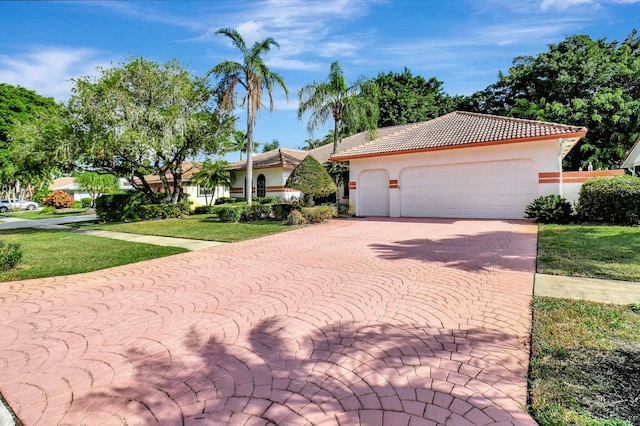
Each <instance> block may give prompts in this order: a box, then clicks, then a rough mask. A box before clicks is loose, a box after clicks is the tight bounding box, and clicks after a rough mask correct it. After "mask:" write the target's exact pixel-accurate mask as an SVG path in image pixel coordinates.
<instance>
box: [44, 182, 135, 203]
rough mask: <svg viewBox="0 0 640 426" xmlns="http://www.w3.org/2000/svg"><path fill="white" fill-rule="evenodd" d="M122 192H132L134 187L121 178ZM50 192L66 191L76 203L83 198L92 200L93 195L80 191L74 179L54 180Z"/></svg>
mask: <svg viewBox="0 0 640 426" xmlns="http://www.w3.org/2000/svg"><path fill="white" fill-rule="evenodd" d="M119 181H120V190H122V191H132V190H133V187H132V186H131V185H129V182H128V181H127V180H126V179H124V178H120V179H119ZM49 191H64V192H66V193H67V194H69V195H71V196H72V197H73V200H74V201H80V200H82V199H83V198H91V194H89V193H88V192H83V191H81V190H80V187H79V186H78V184H77V182H76V179H75V178H73V177H60V178H57V179H54V180H53V182H51V184H50V185H49Z"/></svg>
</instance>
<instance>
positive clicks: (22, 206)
mask: <svg viewBox="0 0 640 426" xmlns="http://www.w3.org/2000/svg"><path fill="white" fill-rule="evenodd" d="M38 207H40V204H38V203H36V202H35V201H25V200H21V199H19V198H18V199H15V200H0V212H1V213H4V212H8V211H10V210H35V209H37V208H38Z"/></svg>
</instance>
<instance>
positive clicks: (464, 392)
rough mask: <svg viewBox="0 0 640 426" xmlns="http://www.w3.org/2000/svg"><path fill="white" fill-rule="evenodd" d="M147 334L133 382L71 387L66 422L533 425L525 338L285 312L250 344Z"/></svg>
mask: <svg viewBox="0 0 640 426" xmlns="http://www.w3.org/2000/svg"><path fill="white" fill-rule="evenodd" d="M144 342H145V341H144V340H141V341H140V342H139V343H140V345H134V346H131V347H130V348H129V349H128V351H127V353H126V355H127V358H128V361H129V362H130V363H131V364H132V365H133V375H132V377H131V378H130V379H129V381H128V382H127V384H124V385H111V386H106V387H105V386H103V387H102V388H99V389H95V388H94V389H93V391H92V392H91V393H89V394H88V395H86V396H83V397H79V398H78V395H74V398H75V399H74V401H73V404H72V407H71V410H70V412H69V413H68V415H67V417H66V418H65V419H64V421H77V419H83V421H85V422H86V421H89V422H93V421H97V420H102V419H105V418H108V419H110V420H117V421H124V422H130V423H136V422H140V423H142V424H175V425H180V424H228V423H230V424H252V425H253V424H287V425H306V424H318V423H323V422H326V423H323V424H338V423H340V424H389V425H402V424H404V425H407V424H409V422H412V423H411V424H414V423H413V422H416V423H415V424H433V423H429V422H426V421H425V420H424V419H431V420H432V421H433V422H436V423H438V424H444V423H445V422H447V421H449V422H453V423H455V424H477V423H481V422H485V423H493V422H497V421H501V420H514V419H519V420H522V421H523V423H522V424H527V423H528V422H530V424H535V423H534V422H533V421H532V420H531V419H530V417H529V416H528V414H526V413H525V412H524V411H523V408H522V406H521V404H520V403H519V401H522V402H524V401H525V400H526V384H525V377H524V376H525V374H526V370H527V367H526V365H523V364H522V363H521V362H519V361H518V359H519V358H521V357H522V352H526V350H525V347H523V346H525V345H526V339H525V338H521V337H517V336H510V335H507V334H504V333H502V332H499V331H491V330H486V329H470V330H448V329H438V328H428V327H419V326H412V325H406V324H403V325H388V324H367V323H363V324H360V325H358V324H355V323H351V322H350V323H346V324H340V323H335V324H333V325H331V326H326V327H323V328H318V327H316V326H314V325H313V324H311V323H310V322H307V321H305V320H301V319H298V318H292V317H277V318H272V319H269V320H266V321H262V322H260V323H259V324H257V325H256V326H255V327H253V328H252V329H251V331H250V334H249V336H248V337H247V340H246V341H245V342H242V341H238V340H236V342H235V343H233V344H228V343H223V342H222V341H220V340H219V338H217V337H216V336H214V335H212V334H211V333H210V330H208V329H207V328H206V327H203V326H199V327H192V328H191V329H190V331H189V332H187V333H186V334H185V335H183V336H182V342H181V343H180V345H179V346H180V347H181V348H182V351H178V350H175V349H174V350H172V351H169V353H170V355H165V354H163V353H161V352H162V351H159V350H157V349H156V350H154V349H153V348H152V347H147V346H148V345H146V344H145V343H144ZM156 343H158V342H156ZM174 343H176V342H174ZM174 346H175V344H174ZM245 422H246V423H245Z"/></svg>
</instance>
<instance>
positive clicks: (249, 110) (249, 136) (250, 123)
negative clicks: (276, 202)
mask: <svg viewBox="0 0 640 426" xmlns="http://www.w3.org/2000/svg"><path fill="white" fill-rule="evenodd" d="M253 114H254V111H252V108H251V100H249V99H247V182H246V185H247V186H248V188H247V189H246V193H247V204H248V205H249V206H251V201H252V200H251V199H252V197H253Z"/></svg>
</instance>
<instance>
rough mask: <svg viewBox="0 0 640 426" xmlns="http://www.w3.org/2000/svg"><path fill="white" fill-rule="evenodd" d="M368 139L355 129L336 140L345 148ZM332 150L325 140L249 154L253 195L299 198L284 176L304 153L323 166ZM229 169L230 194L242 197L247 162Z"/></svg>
mask: <svg viewBox="0 0 640 426" xmlns="http://www.w3.org/2000/svg"><path fill="white" fill-rule="evenodd" d="M408 126H410V125H403V126H392V127H386V128H382V129H378V136H379V137H382V136H386V135H387V134H390V133H393V132H396V131H398V130H400V129H402V128H405V127H408ZM367 141H368V137H367V132H361V133H357V134H355V135H352V136H349V137H346V138H343V139H342V140H341V141H340V142H339V143H338V150H346V149H349V148H353V147H355V146H358V145H361V144H363V143H365V142H367ZM332 153H333V143H328V144H326V145H322V146H320V147H317V148H314V149H311V150H309V151H303V150H298V149H284V148H278V149H274V150H272V151H268V152H265V153H263V154H257V155H254V156H253V185H252V190H253V196H254V197H265V196H274V197H280V198H282V199H284V200H287V201H288V200H292V199H296V198H300V196H301V193H300V191H296V190H293V189H289V188H286V186H285V185H286V183H287V178H288V177H289V175H290V174H291V172H292V171H293V169H294V168H295V167H296V166H297V165H298V164H299V163H300V162H301V161H302V160H304V158H305V157H306V156H307V155H312V156H313V157H314V158H315V159H316V160H318V162H319V163H320V164H322V165H324V166H329V165H330V163H331V161H329V157H330V156H331V154H332ZM229 168H230V170H233V171H234V172H235V176H236V180H235V182H236V183H235V185H234V187H233V188H231V196H232V197H246V192H245V189H246V183H245V180H246V176H247V162H246V160H241V161H238V162H235V163H233V164H231V165H230V166H229ZM341 196H342V197H343V198H345V199H348V197H349V193H348V187H347V188H345V189H343V191H342V194H341Z"/></svg>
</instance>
